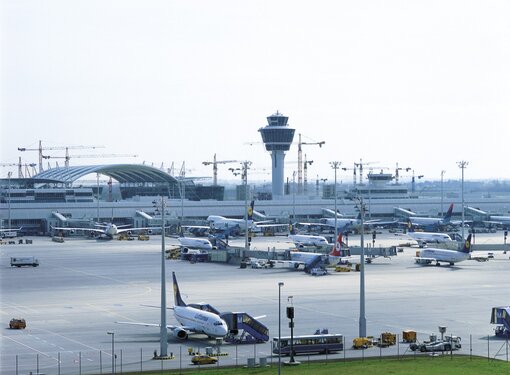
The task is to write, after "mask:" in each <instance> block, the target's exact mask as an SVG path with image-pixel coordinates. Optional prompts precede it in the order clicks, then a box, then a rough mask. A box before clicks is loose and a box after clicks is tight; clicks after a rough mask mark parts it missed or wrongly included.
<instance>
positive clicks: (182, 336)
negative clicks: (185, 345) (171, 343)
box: [172, 328, 188, 340]
mask: <svg viewBox="0 0 510 375" xmlns="http://www.w3.org/2000/svg"><path fill="white" fill-rule="evenodd" d="M172 335H173V336H174V337H175V338H177V339H179V340H186V339H187V338H188V332H186V331H185V330H183V329H179V328H176V329H174V330H173V331H172Z"/></svg>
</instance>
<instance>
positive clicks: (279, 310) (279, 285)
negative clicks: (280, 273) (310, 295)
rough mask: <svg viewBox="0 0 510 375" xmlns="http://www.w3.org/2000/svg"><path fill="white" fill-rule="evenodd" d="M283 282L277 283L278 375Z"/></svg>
mask: <svg viewBox="0 0 510 375" xmlns="http://www.w3.org/2000/svg"><path fill="white" fill-rule="evenodd" d="M283 285H284V284H283V282H281V281H280V282H279V283H278V375H280V373H281V370H282V286H283Z"/></svg>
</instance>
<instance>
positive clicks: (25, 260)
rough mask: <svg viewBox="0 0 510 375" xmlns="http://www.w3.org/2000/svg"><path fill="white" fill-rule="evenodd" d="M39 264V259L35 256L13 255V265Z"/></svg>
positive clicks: (33, 265)
mask: <svg viewBox="0 0 510 375" xmlns="http://www.w3.org/2000/svg"><path fill="white" fill-rule="evenodd" d="M22 266H32V267H37V266H39V260H38V259H36V258H35V257H11V267H22Z"/></svg>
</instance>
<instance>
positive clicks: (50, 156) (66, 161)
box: [42, 148, 138, 168]
mask: <svg viewBox="0 0 510 375" xmlns="http://www.w3.org/2000/svg"><path fill="white" fill-rule="evenodd" d="M42 157H43V159H65V167H66V168H67V167H69V160H70V159H71V158H120V157H127V158H137V157H138V155H132V154H95V155H69V151H68V150H67V148H66V156H52V155H43V156H42Z"/></svg>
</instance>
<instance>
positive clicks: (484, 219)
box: [465, 206, 510, 228]
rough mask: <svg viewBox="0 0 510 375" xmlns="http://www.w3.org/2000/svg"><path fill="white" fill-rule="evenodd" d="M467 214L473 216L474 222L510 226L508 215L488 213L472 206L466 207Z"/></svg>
mask: <svg viewBox="0 0 510 375" xmlns="http://www.w3.org/2000/svg"><path fill="white" fill-rule="evenodd" d="M465 211H466V213H467V214H469V215H471V216H472V217H473V219H474V220H473V223H474V224H478V223H480V224H488V225H502V226H504V227H505V228H508V227H510V216H498V215H490V214H489V213H487V212H485V211H482V210H479V209H477V208H474V207H469V206H468V207H466V208H465Z"/></svg>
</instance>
